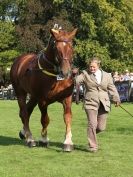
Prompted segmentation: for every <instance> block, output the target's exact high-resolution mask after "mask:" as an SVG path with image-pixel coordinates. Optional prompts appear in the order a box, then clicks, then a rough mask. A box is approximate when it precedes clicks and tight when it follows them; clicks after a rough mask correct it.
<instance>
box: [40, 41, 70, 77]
mask: <svg viewBox="0 0 133 177" xmlns="http://www.w3.org/2000/svg"><path fill="white" fill-rule="evenodd" d="M55 42H65V43H68V42H71V40H67V39H64V40H55V41H54V43H55ZM41 54H43V56H44V57H43V58H44V59H45V61H46V62H47V63H49V64H50V65H52V66H53V67H54V68H55V67H56V66H55V65H54V64H53V63H52V62H50V61H49V60H48V59H47V58H46V56H45V55H44V53H42V52H40V55H41ZM56 58H57V57H56ZM39 60H40V57H38V67H39V69H40V70H41V71H42V72H43V73H44V74H46V75H48V76H52V77H57V78H58V77H60V76H59V74H54V73H51V72H49V71H47V70H45V69H44V68H43V67H42V66H41V64H40V61H39Z"/></svg>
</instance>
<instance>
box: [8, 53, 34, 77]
mask: <svg viewBox="0 0 133 177" xmlns="http://www.w3.org/2000/svg"><path fill="white" fill-rule="evenodd" d="M35 58H36V54H34V53H31V54H25V55H21V56H19V57H18V58H16V60H15V61H14V63H13V65H12V68H11V78H12V77H13V78H16V77H19V76H20V75H21V74H23V73H24V72H25V71H26V70H27V69H28V68H29V67H30V63H31V64H32V61H33V60H34V59H35Z"/></svg>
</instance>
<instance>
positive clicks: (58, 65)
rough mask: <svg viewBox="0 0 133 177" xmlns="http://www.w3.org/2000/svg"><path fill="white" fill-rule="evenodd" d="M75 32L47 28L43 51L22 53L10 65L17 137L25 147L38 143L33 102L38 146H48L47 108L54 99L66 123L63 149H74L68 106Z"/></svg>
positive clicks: (70, 98)
mask: <svg viewBox="0 0 133 177" xmlns="http://www.w3.org/2000/svg"><path fill="white" fill-rule="evenodd" d="M76 32H77V29H76V28H75V29H74V30H73V31H71V32H67V31H64V30H62V29H54V28H53V29H50V35H51V37H50V40H49V42H48V45H47V47H46V50H45V51H41V52H39V53H27V54H22V55H21V56H19V57H17V58H16V59H15V61H14V62H13V64H12V66H11V70H10V79H11V83H12V85H13V88H14V90H15V94H16V97H17V101H18V106H19V117H20V118H21V121H22V125H23V128H22V130H20V132H19V137H20V138H21V139H25V143H26V145H27V146H28V147H34V146H37V142H36V141H35V140H34V138H33V136H32V132H31V130H30V126H29V121H30V116H31V114H32V112H33V110H34V108H35V106H36V105H38V107H39V110H40V113H41V125H42V130H41V139H40V140H39V145H40V144H41V145H43V146H45V147H47V146H48V145H49V138H48V133H47V127H48V125H49V121H50V118H49V116H48V111H47V109H48V106H49V105H50V104H52V103H54V102H56V101H57V102H59V103H61V104H62V105H63V110H64V112H63V115H64V122H65V126H66V131H65V140H64V142H63V150H64V151H72V150H73V146H74V145H73V142H72V132H71V120H72V111H71V106H72V92H73V88H74V79H73V76H72V61H73V53H74V51H73V44H72V42H73V39H74V37H75V35H76ZM27 95H28V96H29V97H28V99H27Z"/></svg>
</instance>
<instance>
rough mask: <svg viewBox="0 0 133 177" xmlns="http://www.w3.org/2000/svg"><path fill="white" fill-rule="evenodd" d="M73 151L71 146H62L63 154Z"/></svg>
mask: <svg viewBox="0 0 133 177" xmlns="http://www.w3.org/2000/svg"><path fill="white" fill-rule="evenodd" d="M73 149H74V147H73V145H72V144H64V147H63V151H64V152H71V151H72V150H73Z"/></svg>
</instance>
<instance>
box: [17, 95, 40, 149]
mask: <svg viewBox="0 0 133 177" xmlns="http://www.w3.org/2000/svg"><path fill="white" fill-rule="evenodd" d="M18 104H19V108H20V117H21V120H22V123H23V130H21V131H20V133H19V135H20V138H25V140H26V144H27V145H28V146H29V147H33V146H36V143H35V140H34V139H33V137H32V133H31V131H30V127H29V118H30V115H31V113H32V111H33V109H34V107H35V106H36V104H37V102H36V100H34V99H30V100H29V101H28V103H27V104H26V94H25V95H21V96H18Z"/></svg>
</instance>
